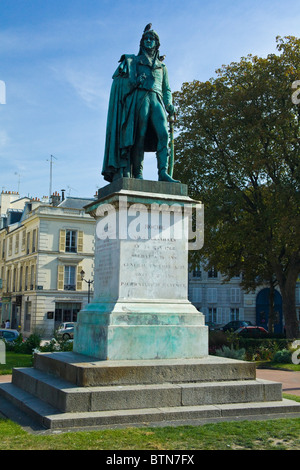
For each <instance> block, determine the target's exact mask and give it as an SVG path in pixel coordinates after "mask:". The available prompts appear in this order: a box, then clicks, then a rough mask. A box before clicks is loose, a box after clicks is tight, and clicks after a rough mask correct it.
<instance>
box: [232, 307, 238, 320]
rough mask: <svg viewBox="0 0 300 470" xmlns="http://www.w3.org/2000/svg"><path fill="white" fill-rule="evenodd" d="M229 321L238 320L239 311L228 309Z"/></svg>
mask: <svg viewBox="0 0 300 470" xmlns="http://www.w3.org/2000/svg"><path fill="white" fill-rule="evenodd" d="M230 320H231V321H232V320H240V309H239V308H231V309H230Z"/></svg>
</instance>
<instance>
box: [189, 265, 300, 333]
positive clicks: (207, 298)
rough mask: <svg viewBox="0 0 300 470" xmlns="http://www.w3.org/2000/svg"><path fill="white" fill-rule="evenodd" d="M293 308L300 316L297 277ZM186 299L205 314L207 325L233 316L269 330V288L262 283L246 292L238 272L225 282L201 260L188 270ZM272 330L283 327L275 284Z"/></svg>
mask: <svg viewBox="0 0 300 470" xmlns="http://www.w3.org/2000/svg"><path fill="white" fill-rule="evenodd" d="M295 295H296V308H297V315H298V319H300V278H299V282H298V283H297V287H296V292H295ZM189 300H190V301H191V302H192V303H193V304H194V305H195V306H196V308H197V309H198V310H199V311H201V312H202V313H203V314H204V315H205V321H206V323H207V324H208V325H211V324H214V325H215V326H217V327H220V326H223V325H225V324H226V323H228V322H230V321H232V320H248V321H251V323H252V324H253V325H259V326H263V327H264V328H265V329H267V330H268V313H269V288H268V287H267V286H261V287H259V288H257V289H256V290H255V292H251V293H246V292H245V291H244V290H243V289H242V287H241V276H236V277H234V278H232V279H231V280H230V282H224V277H223V276H222V274H221V273H220V272H218V271H216V270H215V269H213V268H212V269H210V270H208V271H206V270H205V269H204V268H203V266H202V265H201V264H199V266H198V267H197V268H196V269H192V270H191V271H190V272H189ZM274 307H275V308H274V310H275V323H274V332H275V333H281V332H282V331H283V327H284V320H283V315H282V299H281V294H280V291H279V289H278V288H276V289H275V298H274Z"/></svg>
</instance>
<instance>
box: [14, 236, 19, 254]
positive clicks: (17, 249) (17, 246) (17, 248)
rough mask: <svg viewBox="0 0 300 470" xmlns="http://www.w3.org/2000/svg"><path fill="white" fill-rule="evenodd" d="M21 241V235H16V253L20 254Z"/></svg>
mask: <svg viewBox="0 0 300 470" xmlns="http://www.w3.org/2000/svg"><path fill="white" fill-rule="evenodd" d="M19 239H20V234H19V233H17V234H16V244H15V253H19Z"/></svg>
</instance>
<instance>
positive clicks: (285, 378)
mask: <svg viewBox="0 0 300 470" xmlns="http://www.w3.org/2000/svg"><path fill="white" fill-rule="evenodd" d="M256 377H257V378H258V379H265V380H272V381H273V382H281V383H282V391H283V392H284V393H289V394H290V395H297V396H300V372H295V371H287V370H273V369H257V370H256Z"/></svg>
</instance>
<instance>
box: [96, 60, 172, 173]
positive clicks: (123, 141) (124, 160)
mask: <svg viewBox="0 0 300 470" xmlns="http://www.w3.org/2000/svg"><path fill="white" fill-rule="evenodd" d="M138 58H139V56H135V55H123V56H122V57H121V59H120V65H119V66H118V68H117V70H116V72H115V73H114V75H113V83H112V87H111V92H110V99H109V107H108V115H107V127H106V142H105V152H104V159H103V168H102V175H103V176H104V179H105V180H107V181H109V182H111V181H112V180H113V176H114V174H115V173H117V171H118V170H119V169H120V168H126V167H127V168H128V163H129V159H130V150H131V148H132V146H133V144H134V141H135V132H136V115H137V109H138V108H139V104H140V102H141V99H143V96H145V95H146V93H147V91H146V90H144V93H141V90H140V89H139V93H137V90H138V87H137V72H136V69H137V60H138ZM160 67H163V68H165V65H164V64H162V63H161V62H160ZM166 73H167V72H166ZM168 100H169V99H168ZM162 101H163V100H162ZM164 101H165V100H164ZM156 147H157V138H156V135H155V132H154V130H153V129H152V127H151V123H149V129H148V131H147V135H146V139H145V149H144V150H145V151H146V152H155V151H156Z"/></svg>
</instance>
